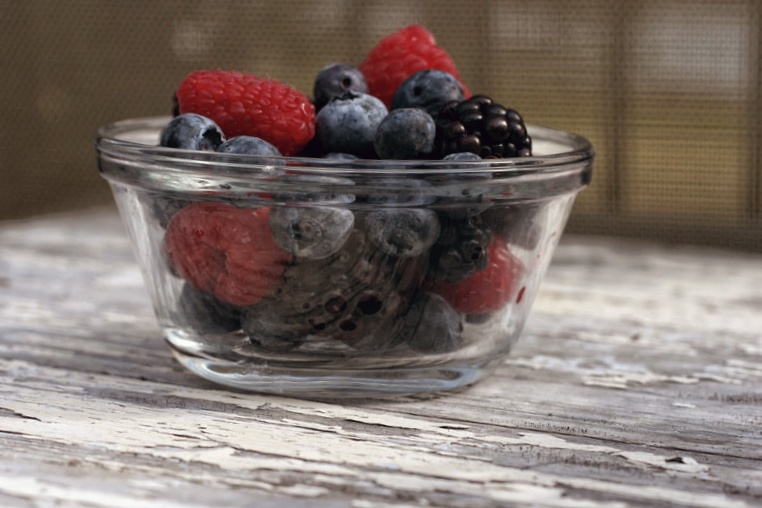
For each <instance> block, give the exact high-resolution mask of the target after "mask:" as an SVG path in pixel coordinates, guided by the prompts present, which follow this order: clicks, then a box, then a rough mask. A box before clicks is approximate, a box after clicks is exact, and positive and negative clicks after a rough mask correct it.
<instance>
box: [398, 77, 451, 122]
mask: <svg viewBox="0 0 762 508" xmlns="http://www.w3.org/2000/svg"><path fill="white" fill-rule="evenodd" d="M463 99H464V96H463V87H462V86H460V83H458V80H457V79H455V77H453V75H452V74H449V73H447V72H444V71H440V70H435V69H427V70H424V71H419V72H416V73H415V74H413V75H412V76H410V77H409V78H407V79H406V80H405V81H404V82H403V83H402V84H401V85H400V86H399V87H398V88H397V91H396V92H395V93H394V98H393V99H392V107H391V109H392V110H394V109H400V108H421V109H423V110H424V111H426V112H427V113H428V114H430V115H431V116H432V117H435V118H436V116H437V114H438V113H439V110H440V109H442V106H444V105H445V104H447V103H448V102H450V101H458V102H460V101H462V100H463Z"/></svg>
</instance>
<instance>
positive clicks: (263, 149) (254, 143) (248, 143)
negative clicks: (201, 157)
mask: <svg viewBox="0 0 762 508" xmlns="http://www.w3.org/2000/svg"><path fill="white" fill-rule="evenodd" d="M217 151H218V152H220V153H242V154H247V155H275V156H281V155H282V154H281V153H280V150H278V149H277V148H275V147H274V146H273V145H272V144H270V143H269V142H267V141H265V140H264V139H262V138H257V137H254V136H236V137H234V138H230V139H228V140H227V141H225V142H224V143H222V144H221V145H220V146H218V147H217Z"/></svg>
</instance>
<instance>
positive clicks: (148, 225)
mask: <svg viewBox="0 0 762 508" xmlns="http://www.w3.org/2000/svg"><path fill="white" fill-rule="evenodd" d="M168 121H169V118H146V119H134V120H126V121H122V122H117V123H114V124H112V125H109V126H106V127H103V128H101V129H100V130H99V132H98V137H97V140H96V148H97V152H98V164H99V170H100V172H101V174H102V175H103V177H105V178H106V179H107V180H108V182H109V184H110V186H111V189H112V191H113V194H114V198H115V201H116V204H117V206H118V208H119V212H120V214H121V218H122V220H123V222H124V224H125V226H126V228H127V230H128V232H129V235H130V237H131V240H132V245H133V247H134V251H135V254H136V257H137V260H138V262H139V264H140V267H141V270H142V273H143V276H144V278H145V282H146V285H147V287H148V291H149V293H150V296H151V300H152V302H153V307H154V309H155V312H156V316H157V317H158V321H159V323H160V325H161V328H162V329H163V333H164V337H165V339H166V341H167V342H168V343H169V345H170V346H171V348H172V351H173V352H174V354H175V356H176V358H177V359H178V361H179V362H180V363H181V364H182V365H184V366H185V367H187V368H188V369H189V370H191V371H192V372H194V373H196V374H198V375H200V376H202V377H204V378H206V379H209V380H211V381H214V382H216V383H219V384H222V385H226V386H230V387H235V388H238V389H244V390H252V391H258V392H267V393H275V394H284V395H291V396H300V397H309V398H335V397H353V398H356V397H381V396H388V395H393V394H410V393H421V392H434V391H441V390H452V389H455V388H458V387H462V386H465V385H468V384H470V383H473V382H475V381H477V380H479V379H481V378H483V377H485V376H486V375H488V374H489V373H490V372H492V371H493V370H494V369H495V367H496V366H497V365H499V364H500V362H501V361H502V360H503V359H504V358H505V357H506V355H508V353H509V352H510V350H511V347H512V346H513V345H514V343H515V342H516V340H517V338H518V337H519V334H520V333H521V330H522V328H523V326H524V322H525V321H526V318H527V315H528V313H529V311H530V308H531V306H532V301H533V300H534V298H535V295H536V294H537V289H538V286H539V284H540V281H541V280H542V278H543V276H544V274H545V271H546V268H547V266H548V264H549V262H550V259H551V256H552V254H553V251H554V249H555V247H556V244H557V242H558V240H559V238H560V236H561V233H562V230H563V228H564V225H565V223H566V220H567V218H568V216H569V212H570V210H571V207H572V204H573V202H574V199H575V197H576V195H577V193H578V192H579V191H580V190H581V189H582V188H584V187H585V186H586V185H587V184H588V183H589V181H590V177H591V171H592V160H593V149H592V146H591V145H590V143H589V142H588V141H587V140H585V139H583V138H581V137H579V136H576V135H573V134H569V133H565V132H561V131H557V130H552V129H548V128H542V127H535V126H528V129H529V133H530V135H531V136H532V138H533V151H534V154H535V156H533V157H529V158H519V159H498V160H485V161H478V162H458V163H454V162H449V163H448V162H443V161H420V160H417V161H389V160H386V161H378V160H358V161H347V160H329V159H314V158H273V157H257V156H245V155H230V154H218V153H212V152H194V151H186V150H177V149H167V148H162V147H158V146H157V144H158V139H159V135H160V132H161V130H162V128H163V127H164V125H166V123H167V122H168Z"/></svg>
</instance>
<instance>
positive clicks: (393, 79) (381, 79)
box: [359, 25, 469, 108]
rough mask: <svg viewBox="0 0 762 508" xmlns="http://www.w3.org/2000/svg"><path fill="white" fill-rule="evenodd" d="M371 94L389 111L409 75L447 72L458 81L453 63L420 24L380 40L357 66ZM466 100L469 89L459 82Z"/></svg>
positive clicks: (458, 77)
mask: <svg viewBox="0 0 762 508" xmlns="http://www.w3.org/2000/svg"><path fill="white" fill-rule="evenodd" d="M359 69H360V71H361V72H362V73H363V75H364V76H365V80H366V81H367V82H368V90H370V94H371V95H375V96H376V97H378V98H379V99H381V100H382V101H383V102H384V104H385V105H386V107H387V108H391V105H392V98H393V97H394V92H396V91H397V88H399V86H400V85H401V84H402V83H403V82H404V81H405V80H406V79H407V78H409V77H410V76H412V75H413V74H415V73H416V72H418V71H422V70H426V69H438V70H441V71H445V72H448V73H450V74H452V75H453V77H455V78H456V79H458V80H459V81H460V76H459V74H458V71H457V70H456V69H455V63H454V62H453V61H452V58H450V55H448V54H447V51H445V50H444V49H442V48H440V47H439V46H437V44H436V40H435V39H434V36H433V35H432V34H431V32H429V31H428V30H426V29H425V28H423V27H422V26H420V25H411V26H407V27H405V28H403V29H401V30H400V31H398V32H395V33H393V34H390V35H388V36H386V37H385V38H383V39H382V40H381V41H380V42H379V43H378V44H377V45H376V46H375V47H374V48H373V49H372V50H371V51H370V53H368V56H367V57H366V58H365V60H363V62H362V63H361V64H360V65H359ZM461 86H462V87H463V92H464V95H465V96H466V97H468V96H469V93H468V90H467V89H466V87H465V86H464V85H463V84H462V83H461Z"/></svg>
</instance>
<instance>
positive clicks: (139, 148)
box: [95, 116, 595, 180]
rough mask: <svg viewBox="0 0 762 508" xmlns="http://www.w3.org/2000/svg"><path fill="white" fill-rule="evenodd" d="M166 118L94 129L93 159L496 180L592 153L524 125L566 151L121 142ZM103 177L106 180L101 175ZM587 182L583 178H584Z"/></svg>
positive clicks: (580, 160)
mask: <svg viewBox="0 0 762 508" xmlns="http://www.w3.org/2000/svg"><path fill="white" fill-rule="evenodd" d="M170 119H171V117H170V116H154V117H140V118H131V119H125V120H119V121H116V122H113V123H110V124H107V125H104V126H102V127H100V128H99V129H98V130H97V133H96V137H95V146H96V150H97V152H98V155H99V157H101V156H104V155H108V156H112V157H117V158H119V157H128V158H129V157H137V158H140V159H147V160H150V161H151V162H152V163H153V164H167V165H173V166H174V165H177V166H179V167H188V166H189V165H190V166H194V167H198V168H199V169H200V168H204V169H206V170H209V169H212V170H213V169H214V168H219V167H220V166H224V168H225V171H226V172H228V173H229V172H230V171H233V172H235V173H237V174H238V176H241V175H243V174H244V173H246V172H252V171H253V170H257V169H261V168H262V167H263V166H268V167H272V166H283V167H287V168H288V169H289V170H296V171H299V172H300V173H314V174H332V175H337V176H341V175H352V176H357V175H360V176H362V175H365V176H372V175H387V176H401V175H410V174H426V175H432V174H443V175H448V174H450V175H452V174H464V173H465V174H468V173H484V172H488V173H489V172H491V173H499V174H500V175H501V177H509V176H515V177H518V176H522V175H527V174H537V173H559V172H561V173H565V172H567V171H568V170H569V169H571V168H579V167H580V165H581V166H582V167H584V168H585V171H586V172H591V171H592V164H591V162H592V160H593V158H594V157H595V151H594V149H593V146H592V144H591V143H590V141H588V140H587V139H586V138H584V137H583V136H580V135H579V134H575V133H572V132H567V131H562V130H558V129H553V128H549V127H543V126H539V125H534V124H527V131H528V132H529V134H530V135H531V136H532V138H533V140H536V139H539V140H543V141H546V142H550V143H555V144H557V145H561V146H564V147H567V148H568V149H567V150H563V151H559V152H555V153H549V154H543V155H533V156H530V157H513V158H502V159H483V160H480V161H443V160H428V159H416V160H391V159H354V160H342V159H326V158H316V157H303V156H290V157H286V156H275V157H274V156H261V155H245V154H223V153H219V152H211V151H197V150H185V149H178V148H166V147H161V146H158V145H150V144H145V143H140V142H136V141H131V140H129V139H126V138H127V137H128V135H129V134H130V133H133V135H134V133H136V132H138V131H143V132H149V131H152V132H155V133H156V135H157V140H158V134H159V133H160V132H161V129H162V128H163V126H165V125H166V124H167V123H168V122H169V120H170ZM104 176H107V175H104ZM587 180H589V177H588V178H587Z"/></svg>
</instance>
